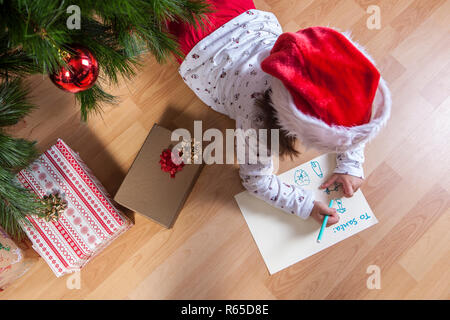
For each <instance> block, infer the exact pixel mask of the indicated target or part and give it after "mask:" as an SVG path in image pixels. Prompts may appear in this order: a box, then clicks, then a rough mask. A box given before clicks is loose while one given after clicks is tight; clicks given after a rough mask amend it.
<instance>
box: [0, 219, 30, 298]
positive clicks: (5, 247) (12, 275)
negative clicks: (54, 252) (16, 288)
mask: <svg viewBox="0 0 450 320" xmlns="http://www.w3.org/2000/svg"><path fill="white" fill-rule="evenodd" d="M35 261H36V259H33V258H29V257H25V255H24V253H23V251H22V250H21V249H20V248H19V247H18V246H17V245H16V244H15V243H14V241H13V240H12V239H11V238H10V237H9V236H8V235H7V234H6V232H5V231H4V230H3V229H2V228H0V291H2V290H3V289H5V288H6V287H7V286H9V285H10V284H11V283H12V282H13V281H14V280H16V279H18V278H20V277H21V276H22V275H23V274H24V273H25V272H27V271H28V269H29V268H30V267H31V266H32V265H33V263H34V262H35Z"/></svg>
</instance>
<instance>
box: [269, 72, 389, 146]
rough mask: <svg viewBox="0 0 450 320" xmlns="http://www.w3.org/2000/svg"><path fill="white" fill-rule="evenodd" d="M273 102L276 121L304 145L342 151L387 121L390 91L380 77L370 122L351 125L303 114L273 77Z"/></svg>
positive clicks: (366, 136) (368, 138) (279, 82)
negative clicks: (328, 122)
mask: <svg viewBox="0 0 450 320" xmlns="http://www.w3.org/2000/svg"><path fill="white" fill-rule="evenodd" d="M271 80H272V84H271V85H272V86H271V87H272V95H271V98H272V103H273V105H274V108H275V110H276V111H277V114H276V117H277V122H278V124H279V125H280V126H281V128H283V129H284V130H286V131H287V132H288V135H293V136H296V137H297V138H298V139H300V140H301V142H302V143H303V144H304V145H305V146H306V147H312V148H315V149H317V150H319V151H322V152H345V151H348V150H350V149H353V148H355V147H357V146H358V145H360V144H361V143H365V142H368V141H369V140H371V139H372V138H373V137H375V136H376V134H377V133H378V132H379V131H380V129H381V128H382V127H383V126H384V125H385V124H386V122H387V120H388V119H389V116H390V114H391V104H392V102H391V94H390V92H389V89H388V87H387V85H386V82H385V81H384V79H383V78H380V82H379V84H378V89H377V93H376V95H375V99H374V103H373V106H372V117H371V119H370V122H369V123H366V124H363V125H360V126H354V127H345V126H330V125H328V124H327V123H325V122H324V121H322V120H320V119H317V118H315V117H311V116H309V115H306V114H304V113H303V112H301V111H300V110H298V109H297V107H296V105H295V103H294V100H293V99H292V96H291V94H290V93H289V91H288V90H287V89H286V87H285V86H284V84H283V83H282V82H281V81H280V80H279V79H277V78H275V77H272V79H271Z"/></svg>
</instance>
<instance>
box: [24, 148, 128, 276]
mask: <svg viewBox="0 0 450 320" xmlns="http://www.w3.org/2000/svg"><path fill="white" fill-rule="evenodd" d="M17 179H18V181H19V182H20V183H21V184H22V185H23V186H24V187H25V188H27V189H30V190H33V191H34V192H35V193H36V194H37V195H39V196H40V197H43V196H45V195H48V194H59V195H60V197H61V198H62V199H64V200H65V201H66V202H67V209H66V210H65V211H64V213H62V214H61V215H60V217H59V219H58V220H57V221H49V222H48V221H46V220H45V219H42V218H37V217H35V216H30V217H28V220H29V221H30V224H25V223H24V224H23V225H22V227H23V229H24V230H25V232H26V234H27V236H28V237H29V238H30V240H31V241H32V243H33V248H34V249H35V250H36V251H37V252H38V253H39V254H40V256H41V257H42V258H44V259H45V261H46V262H47V263H48V265H49V266H50V267H51V269H52V270H53V272H54V273H55V274H56V276H57V277H59V276H62V275H64V274H66V273H72V272H75V271H79V270H80V269H81V268H82V267H83V266H84V265H85V264H86V263H88V262H89V261H90V260H91V259H92V258H93V257H94V256H96V255H97V254H98V253H99V252H101V251H102V250H103V249H104V248H105V247H106V246H108V245H109V244H110V243H111V242H112V241H113V240H114V239H115V238H117V237H118V236H119V235H120V234H121V233H123V232H124V231H126V230H127V229H128V228H130V227H131V226H132V223H131V221H130V220H129V219H128V218H127V217H126V216H125V215H123V214H122V213H121V212H120V211H119V210H117V209H116V208H115V206H114V205H113V204H112V202H111V200H110V199H109V196H108V194H107V192H106V191H105V189H104V188H103V186H102V185H101V184H100V182H99V181H97V179H96V178H95V177H94V175H93V174H92V173H91V172H90V170H89V169H88V168H87V166H86V165H85V164H84V163H83V161H82V160H81V158H80V157H79V155H78V154H77V153H75V152H74V151H73V150H71V149H70V148H69V147H68V146H67V145H66V144H65V143H64V142H63V141H62V140H61V139H58V141H57V143H56V145H54V146H52V147H51V148H50V149H49V150H47V151H46V152H45V153H44V154H42V155H41V156H40V157H39V158H38V159H37V160H36V161H34V162H33V163H32V164H31V165H30V166H29V167H28V168H27V169H24V170H22V171H20V172H19V173H18V175H17Z"/></svg>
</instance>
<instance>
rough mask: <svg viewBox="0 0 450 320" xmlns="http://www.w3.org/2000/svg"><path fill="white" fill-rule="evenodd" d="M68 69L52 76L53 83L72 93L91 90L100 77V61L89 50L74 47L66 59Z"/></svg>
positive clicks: (63, 69)
mask: <svg viewBox="0 0 450 320" xmlns="http://www.w3.org/2000/svg"><path fill="white" fill-rule="evenodd" d="M64 59H65V61H66V62H67V65H68V68H65V67H62V68H61V69H60V70H59V71H57V72H55V73H53V74H51V75H50V79H51V80H52V81H53V83H54V84H55V85H56V86H57V87H59V88H61V89H63V90H65V91H69V92H72V93H76V92H80V91H84V90H87V89H89V88H91V87H92V86H93V85H94V83H95V81H96V80H97V77H98V61H97V59H96V58H95V56H94V55H93V54H92V52H90V51H89V50H88V49H86V48H84V47H82V46H79V45H74V46H71V52H67V54H66V56H65V57H64Z"/></svg>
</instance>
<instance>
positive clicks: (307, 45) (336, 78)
mask: <svg viewBox="0 0 450 320" xmlns="http://www.w3.org/2000/svg"><path fill="white" fill-rule="evenodd" d="M261 67H262V69H263V70H264V71H265V72H267V73H269V74H270V75H272V76H273V78H272V85H271V87H272V95H271V98H272V102H273V105H274V108H275V110H276V111H277V120H278V123H279V125H280V126H281V127H282V128H283V129H285V130H286V131H287V132H288V134H290V135H294V136H297V137H298V138H299V139H301V141H302V142H303V144H305V146H310V147H315V148H316V149H319V150H321V151H325V152H332V151H334V152H342V151H347V150H349V149H352V148H353V147H355V146H357V145H359V144H360V143H364V142H367V141H369V140H370V139H371V138H373V137H374V136H375V135H376V134H377V133H378V131H379V130H380V129H381V128H382V127H383V126H384V125H385V124H386V121H387V119H388V118H389V116H390V108H391V99H390V93H389V90H388V88H387V86H386V83H385V82H384V80H383V79H382V78H381V76H380V73H379V72H378V70H377V69H376V67H375V66H374V62H373V60H372V59H371V58H370V56H368V55H367V53H365V51H364V49H362V48H361V47H360V46H359V45H358V44H356V43H354V42H353V41H352V40H351V39H350V37H349V36H348V35H346V34H342V33H340V32H338V31H335V30H333V29H330V28H325V27H313V28H308V29H303V30H300V31H298V32H296V33H290V32H288V33H283V34H282V35H281V36H280V37H279V38H278V39H277V41H276V42H275V45H274V47H273V48H272V50H271V52H270V55H269V56H268V57H267V58H266V59H264V61H263V62H262V64H261Z"/></svg>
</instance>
